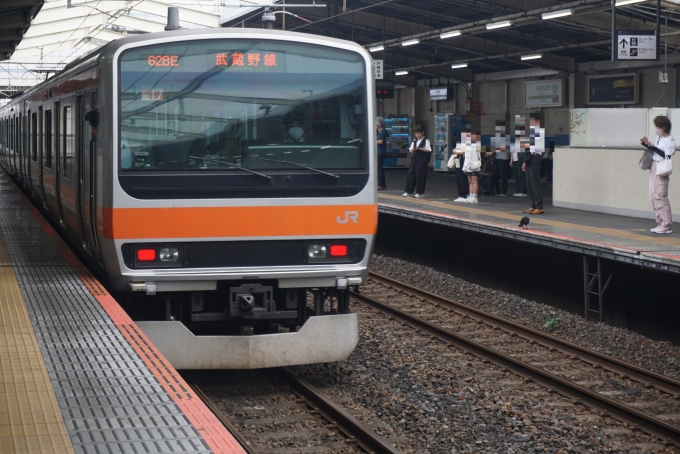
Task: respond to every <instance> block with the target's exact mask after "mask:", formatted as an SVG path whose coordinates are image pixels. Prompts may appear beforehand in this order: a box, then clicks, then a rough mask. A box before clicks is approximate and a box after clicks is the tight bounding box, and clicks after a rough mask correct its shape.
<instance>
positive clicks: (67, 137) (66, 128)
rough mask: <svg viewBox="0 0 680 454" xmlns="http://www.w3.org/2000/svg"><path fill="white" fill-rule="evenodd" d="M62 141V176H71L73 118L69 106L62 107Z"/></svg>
mask: <svg viewBox="0 0 680 454" xmlns="http://www.w3.org/2000/svg"><path fill="white" fill-rule="evenodd" d="M63 118H64V125H63V130H62V131H63V132H62V134H63V135H62V137H63V141H64V142H63V143H62V150H63V153H64V176H65V177H67V178H71V175H72V174H73V141H74V137H73V119H72V117H71V106H66V107H64V117H63Z"/></svg>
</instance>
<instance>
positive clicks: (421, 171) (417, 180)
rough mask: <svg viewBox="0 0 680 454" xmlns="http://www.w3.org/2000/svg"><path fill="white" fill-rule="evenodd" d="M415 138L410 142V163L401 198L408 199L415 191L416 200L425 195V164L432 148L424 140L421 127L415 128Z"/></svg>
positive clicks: (427, 141) (428, 142) (428, 160)
mask: <svg viewBox="0 0 680 454" xmlns="http://www.w3.org/2000/svg"><path fill="white" fill-rule="evenodd" d="M415 133H416V138H415V139H413V142H411V148H410V149H409V151H410V152H411V162H410V164H409V167H408V173H407V174H406V187H405V188H404V193H403V194H402V196H403V197H409V196H410V195H411V194H413V191H414V189H415V191H416V194H415V197H416V198H420V197H423V196H424V195H425V183H426V181H427V163H428V162H430V156H432V146H431V145H430V141H429V140H428V139H426V138H425V135H424V129H423V127H422V126H421V125H416V127H415Z"/></svg>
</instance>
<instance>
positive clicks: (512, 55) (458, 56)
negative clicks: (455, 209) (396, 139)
mask: <svg viewBox="0 0 680 454" xmlns="http://www.w3.org/2000/svg"><path fill="white" fill-rule="evenodd" d="M632 1H634V2H635V3H631V0H617V4H618V6H617V8H616V26H617V29H619V30H655V29H656V4H657V2H656V0H647V1H640V0H637V1H636V0H632ZM287 3H311V0H310V1H307V2H302V1H295V0H287ZM317 3H324V4H326V5H327V7H326V8H325V9H322V8H288V9H287V10H288V11H291V12H293V13H295V14H297V15H299V16H301V17H303V18H304V19H305V20H301V19H298V18H296V17H291V16H290V15H286V29H287V30H296V31H301V32H307V33H315V34H320V35H327V36H334V37H337V38H342V39H348V40H352V41H355V42H357V43H359V44H361V45H363V46H365V47H366V48H372V49H374V51H373V52H371V55H372V56H373V58H375V59H382V60H384V68H385V78H386V79H394V80H399V81H404V83H407V84H413V83H414V82H415V81H417V80H419V79H426V78H430V79H431V78H433V77H440V78H453V79H459V80H462V81H474V80H483V78H485V77H488V78H491V79H492V78H493V77H494V76H493V73H497V72H504V73H506V74H507V72H508V71H518V73H519V72H522V73H524V74H527V75H531V74H536V75H540V74H542V73H549V72H553V73H554V72H555V71H560V72H565V73H569V72H575V71H578V70H579V64H584V63H593V62H599V61H604V60H610V59H611V29H612V20H611V19H612V14H611V0H577V1H574V0H387V1H385V0H317ZM679 3H680V0H670V1H669V0H662V1H661V36H662V47H661V51H662V53H663V50H664V48H663V44H664V41H665V42H666V43H667V46H668V48H667V51H668V55H669V56H670V55H671V54H673V53H675V52H676V51H677V49H678V48H679V47H680V5H679ZM281 16H282V15H279V14H277V20H278V26H279V27H281V26H282V19H281ZM240 20H242V19H235V20H232V21H231V22H229V23H227V24H226V25H227V26H234V25H235V26H242V24H241V23H240V22H239V21H240ZM306 20H309V21H311V23H310V22H306ZM243 25H245V26H246V27H248V26H252V27H260V26H261V16H253V17H250V18H249V19H248V20H246V21H245V23H244V24H243ZM458 32H460V34H458ZM414 40H417V43H415V41H414ZM409 41H411V42H414V44H411V45H405V44H408V42H409ZM383 46H384V50H380V51H379V50H375V49H376V48H380V47H383ZM530 55H534V56H537V57H538V56H540V58H534V59H529V60H526V59H525V60H523V59H522V57H525V58H526V57H527V56H530ZM677 56H678V55H676V56H675V57H677ZM661 58H662V60H663V55H662V57H661ZM670 61H671V60H669V63H670ZM463 65H467V66H466V67H461V68H451V66H463ZM397 71H408V75H406V76H396V77H394V73H395V72H397Z"/></svg>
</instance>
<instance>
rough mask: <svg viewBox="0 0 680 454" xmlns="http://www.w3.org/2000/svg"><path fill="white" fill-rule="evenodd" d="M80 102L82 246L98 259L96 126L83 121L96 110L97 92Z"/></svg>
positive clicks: (79, 141)
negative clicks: (88, 113) (83, 233)
mask: <svg viewBox="0 0 680 454" xmlns="http://www.w3.org/2000/svg"><path fill="white" fill-rule="evenodd" d="M84 101H85V102H83V103H81V104H80V108H79V111H78V124H79V127H78V128H77V129H78V132H79V133H80V138H79V140H78V143H79V147H80V162H79V168H80V197H79V199H80V207H81V216H80V219H81V223H82V229H83V232H85V235H84V236H83V238H85V240H84V241H83V247H84V248H85V250H86V251H87V252H88V253H89V254H90V255H91V256H92V257H93V258H95V259H99V253H98V251H99V245H98V243H97V231H96V226H97V222H96V216H97V213H96V208H95V202H96V198H95V195H96V170H97V165H96V164H97V128H98V125H97V126H94V125H93V124H92V123H87V122H86V121H85V115H86V114H87V112H89V111H90V110H96V105H97V104H96V102H97V92H92V93H91V95H90V99H89V100H84Z"/></svg>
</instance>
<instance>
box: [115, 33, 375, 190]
mask: <svg viewBox="0 0 680 454" xmlns="http://www.w3.org/2000/svg"><path fill="white" fill-rule="evenodd" d="M367 69H370V68H366V63H365V61H364V58H363V57H362V56H361V55H360V54H358V53H357V52H353V51H347V50H341V49H336V48H333V47H328V46H319V45H312V44H302V43H290V42H289V43H286V42H281V41H266V40H265V41H263V40H259V41H250V40H220V41H209V40H206V41H200V42H182V43H177V44H172V43H170V44H164V45H162V46H151V47H144V48H137V49H131V50H128V51H126V52H124V53H123V54H122V56H121V58H120V74H121V77H120V87H119V89H120V116H119V118H120V120H119V121H120V123H119V126H120V140H119V147H120V148H119V150H118V152H119V156H120V161H119V162H120V167H119V168H120V170H121V171H122V173H133V172H136V173H142V172H147V171H153V172H159V171H160V172H175V173H176V172H187V173H191V172H211V173H214V172H221V173H226V174H229V175H231V174H243V172H242V171H239V167H240V168H246V169H250V170H256V171H262V172H264V173H268V174H271V173H273V174H277V173H279V174H281V175H288V174H290V173H291V172H298V173H300V172H301V173H303V174H309V173H310V172H309V171H306V170H301V167H303V166H309V167H313V168H315V169H323V170H324V171H339V172H346V173H352V174H356V175H358V174H361V175H366V174H367V171H368V167H367V156H368V155H367V153H368V151H367V150H368V146H367V144H368V128H369V127H372V124H371V122H372V119H369V118H367V99H368V92H367V83H366V80H367ZM371 96H372V93H371ZM275 161H280V162H275ZM283 161H285V162H283ZM317 175H318V173H317ZM332 181H333V180H331V179H327V181H326V180H324V181H323V182H322V183H321V184H332Z"/></svg>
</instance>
